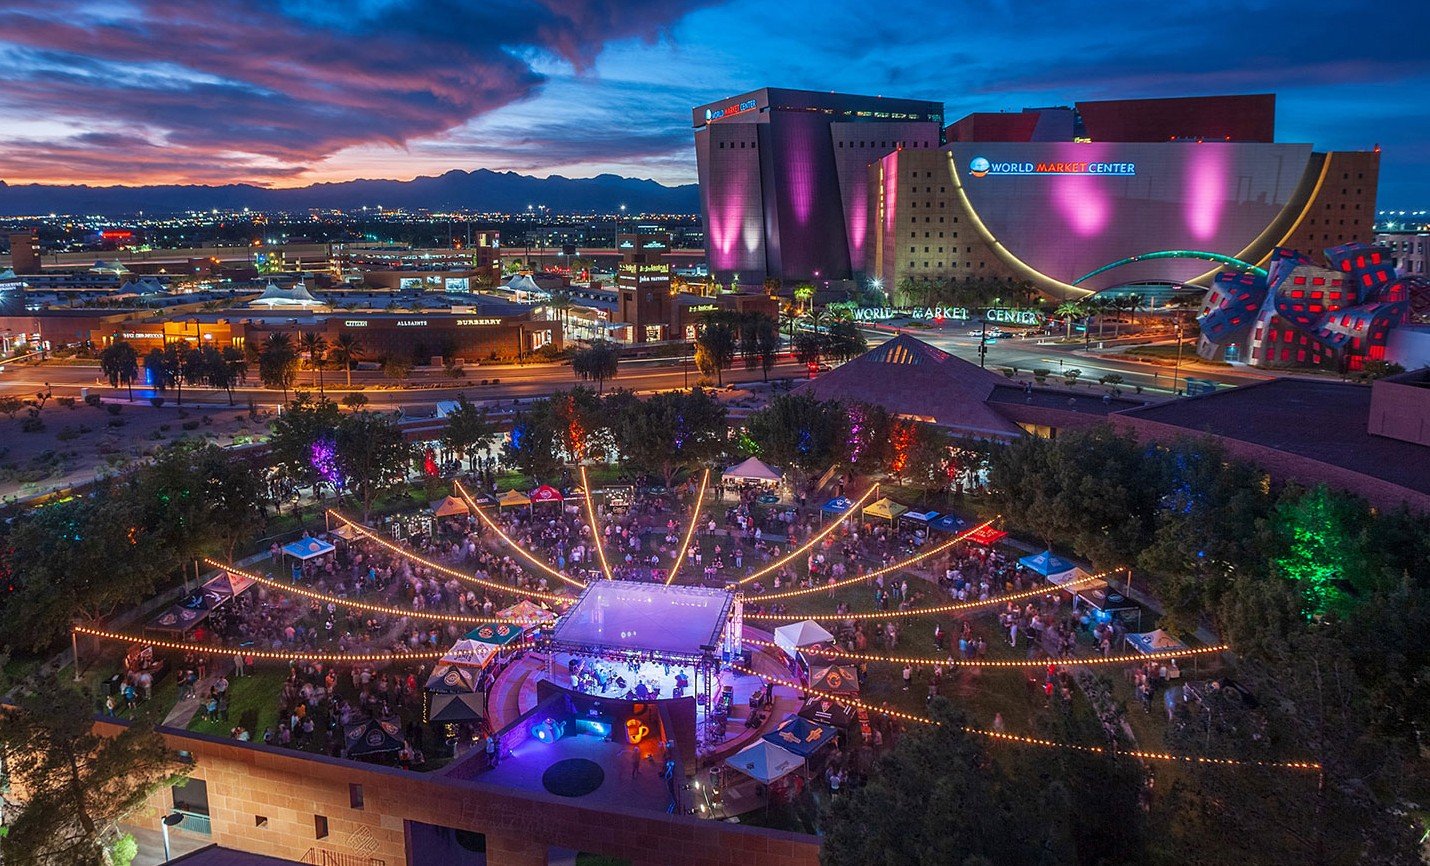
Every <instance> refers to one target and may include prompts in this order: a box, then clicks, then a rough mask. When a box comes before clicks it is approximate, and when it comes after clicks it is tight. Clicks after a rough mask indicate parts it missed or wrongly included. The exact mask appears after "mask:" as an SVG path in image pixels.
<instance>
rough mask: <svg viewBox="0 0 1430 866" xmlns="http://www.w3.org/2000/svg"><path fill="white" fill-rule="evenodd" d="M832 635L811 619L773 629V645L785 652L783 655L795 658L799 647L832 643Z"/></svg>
mask: <svg viewBox="0 0 1430 866" xmlns="http://www.w3.org/2000/svg"><path fill="white" fill-rule="evenodd" d="M833 642H834V635H832V634H830V633H829V631H828V630H827V629H826V628H825V627H824V626H822V625H820V624H819V623H817V622H815V621H814V620H812V619H807V620H804V621H803V622H796V623H790V624H789V625H782V626H780V627H779V628H777V629H775V645H776V646H778V647H779V648H780V649H782V650H784V651H785V655H788V656H789V657H790V658H795V657H796V656H797V655H799V650H800V647H807V646H815V645H816V644H823V643H833Z"/></svg>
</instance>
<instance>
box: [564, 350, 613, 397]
mask: <svg viewBox="0 0 1430 866" xmlns="http://www.w3.org/2000/svg"><path fill="white" fill-rule="evenodd" d="M620 362H621V347H620V346H617V345H616V344H615V343H613V342H611V341H610V340H596V341H594V342H593V343H591V345H589V346H587V347H585V348H583V349H579V350H577V352H576V354H575V355H573V356H572V357H571V369H572V370H574V371H576V375H578V376H580V377H581V378H582V379H585V380H586V381H588V382H589V381H591V380H593V379H594V380H595V381H596V393H598V394H599V393H601V391H603V390H605V385H606V380H607V379H614V378H616V370H617V368H618V367H619V366H620Z"/></svg>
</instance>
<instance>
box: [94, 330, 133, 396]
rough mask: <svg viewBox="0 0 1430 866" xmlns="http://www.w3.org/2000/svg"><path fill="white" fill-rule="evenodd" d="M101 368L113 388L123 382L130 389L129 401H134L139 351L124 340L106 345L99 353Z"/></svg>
mask: <svg viewBox="0 0 1430 866" xmlns="http://www.w3.org/2000/svg"><path fill="white" fill-rule="evenodd" d="M99 369H100V370H101V371H102V372H103V373H104V377H105V378H106V379H108V380H109V386H110V387H111V388H118V387H119V383H120V382H123V383H124V386H125V387H126V388H128V389H129V401H130V402H131V403H132V402H133V401H134V380H135V379H137V378H138V377H139V353H138V352H136V351H134V347H133V346H131V345H129V344H128V343H126V342H124V341H123V340H116V341H114V342H113V343H111V344H110V345H108V346H106V347H105V349H104V351H103V352H100V353H99Z"/></svg>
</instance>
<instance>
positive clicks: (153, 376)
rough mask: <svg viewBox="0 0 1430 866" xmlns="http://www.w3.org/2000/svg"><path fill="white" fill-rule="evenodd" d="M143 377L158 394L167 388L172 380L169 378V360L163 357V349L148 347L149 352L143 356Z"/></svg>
mask: <svg viewBox="0 0 1430 866" xmlns="http://www.w3.org/2000/svg"><path fill="white" fill-rule="evenodd" d="M144 378H145V379H147V380H148V381H149V384H150V385H151V386H153V388H154V390H155V391H156V392H158V393H160V394H162V393H164V392H165V391H167V390H169V385H171V384H172V382H171V381H170V379H169V362H168V360H167V359H166V358H165V357H164V350H163V349H159V348H153V349H150V350H149V354H147V355H145V356H144Z"/></svg>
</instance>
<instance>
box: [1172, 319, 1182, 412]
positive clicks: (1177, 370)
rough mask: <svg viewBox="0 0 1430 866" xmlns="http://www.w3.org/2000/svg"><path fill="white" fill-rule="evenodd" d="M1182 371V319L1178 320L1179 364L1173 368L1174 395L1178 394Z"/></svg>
mask: <svg viewBox="0 0 1430 866" xmlns="http://www.w3.org/2000/svg"><path fill="white" fill-rule="evenodd" d="M1181 372H1182V320H1181V319H1178V320H1177V365H1176V366H1175V367H1173V368H1172V396H1173V397H1175V396H1177V376H1178V374H1180V373H1181Z"/></svg>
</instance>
